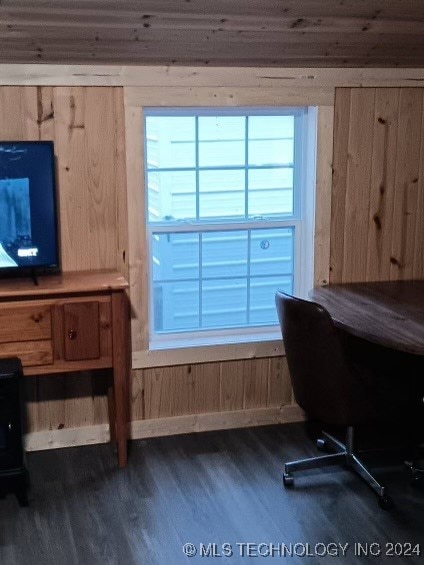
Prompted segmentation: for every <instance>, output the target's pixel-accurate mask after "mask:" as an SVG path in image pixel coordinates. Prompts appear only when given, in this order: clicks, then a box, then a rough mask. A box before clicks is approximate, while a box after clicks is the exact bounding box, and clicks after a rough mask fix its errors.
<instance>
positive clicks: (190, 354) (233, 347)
mask: <svg viewBox="0 0 424 565" xmlns="http://www.w3.org/2000/svg"><path fill="white" fill-rule="evenodd" d="M284 354H285V351H284V345H283V341H282V339H281V337H280V338H279V339H269V340H266V341H257V338H256V341H245V342H243V343H221V344H217V343H214V344H209V345H208V344H204V343H203V344H199V345H197V346H189V347H181V343H180V347H175V346H172V345H171V344H169V346H168V347H167V348H163V349H151V350H149V351H134V352H133V355H132V368H133V369H148V368H152V367H166V366H173V365H187V364H195V363H216V362H220V361H235V360H238V359H259V358H263V357H278V356H281V355H284Z"/></svg>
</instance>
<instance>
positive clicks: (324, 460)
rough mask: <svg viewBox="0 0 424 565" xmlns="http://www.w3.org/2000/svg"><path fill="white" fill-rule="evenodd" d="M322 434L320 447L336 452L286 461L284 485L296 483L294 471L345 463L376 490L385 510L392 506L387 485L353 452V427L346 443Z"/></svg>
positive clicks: (350, 428)
mask: <svg viewBox="0 0 424 565" xmlns="http://www.w3.org/2000/svg"><path fill="white" fill-rule="evenodd" d="M322 435H323V439H321V440H318V442H317V445H318V447H320V448H321V449H322V448H323V447H324V446H328V447H331V448H332V449H334V451H335V452H336V453H332V454H330V455H322V456H321V457H311V458H310V459H301V460H299V461H290V462H289V463H286V464H285V465H284V475H283V482H284V486H286V487H289V486H292V485H293V484H294V477H293V474H292V473H294V472H296V471H306V470H308V469H317V468H321V467H328V466H331V465H344V466H346V467H347V468H348V469H351V470H352V471H354V472H355V473H356V474H357V475H359V476H360V477H361V478H362V479H363V480H364V481H365V482H366V483H367V485H368V486H369V487H370V488H371V489H372V490H373V491H374V492H375V494H376V495H377V496H378V502H379V504H380V506H381V507H382V508H384V509H385V510H388V509H389V508H391V507H392V506H393V502H392V499H391V498H390V497H389V496H388V494H387V489H386V487H384V486H383V485H381V484H380V483H379V482H378V481H377V480H376V479H375V477H373V475H372V474H371V473H370V472H369V471H368V469H367V468H366V467H365V465H364V464H363V463H362V461H361V460H360V459H359V458H358V457H357V456H356V455H355V453H354V452H353V427H352V426H350V427H349V428H348V429H347V432H346V443H345V444H343V443H341V442H340V441H338V440H337V439H336V438H334V437H333V436H331V435H330V434H327V433H325V432H323V434H322Z"/></svg>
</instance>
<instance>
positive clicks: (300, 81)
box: [0, 64, 424, 88]
mask: <svg viewBox="0 0 424 565" xmlns="http://www.w3.org/2000/svg"><path fill="white" fill-rule="evenodd" d="M278 84H279V85H280V86H281V85H284V86H285V87H291V86H299V87H302V88H321V87H331V86H332V87H335V86H347V87H361V86H373V87H377V86H386V87H387V86H409V87H411V86H412V87H414V86H423V85H424V69H402V68H367V69H361V68H322V69H317V68H282V67H280V68H276V67H273V68H267V67H191V66H181V67H180V66H148V65H143V66H141V65H45V64H42V65H36V64H34V65H20V64H1V65H0V85H4V86H15V85H17V86H25V85H26V86H47V85H50V86H166V87H169V86H185V87H186V86H209V87H211V86H212V87H216V86H217V85H219V86H221V87H234V86H237V87H240V86H247V87H249V86H250V87H254V88H257V87H259V86H271V87H274V86H276V85H278Z"/></svg>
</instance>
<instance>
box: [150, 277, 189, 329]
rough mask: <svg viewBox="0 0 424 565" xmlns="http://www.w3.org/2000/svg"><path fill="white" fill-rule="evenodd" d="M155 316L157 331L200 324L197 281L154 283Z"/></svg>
mask: <svg viewBox="0 0 424 565" xmlns="http://www.w3.org/2000/svg"><path fill="white" fill-rule="evenodd" d="M153 318H154V327H155V331H156V332H173V331H181V330H189V329H192V328H197V327H198V326H199V285H198V283H197V282H184V281H178V282H170V283H165V282H161V283H159V282H157V283H154V284H153Z"/></svg>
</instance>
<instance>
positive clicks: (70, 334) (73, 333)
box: [68, 330, 77, 339]
mask: <svg viewBox="0 0 424 565" xmlns="http://www.w3.org/2000/svg"><path fill="white" fill-rule="evenodd" d="M68 337H69V339H76V337H77V332H76V330H69V331H68Z"/></svg>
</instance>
